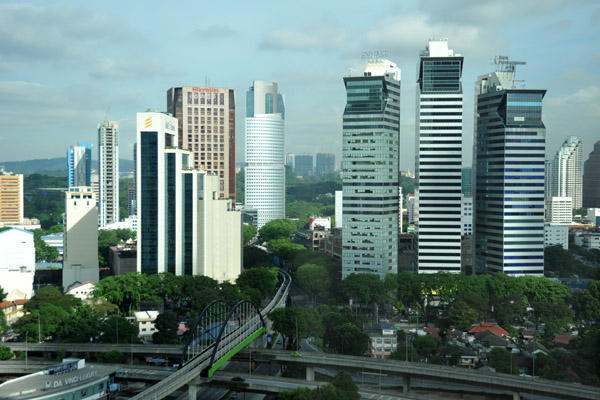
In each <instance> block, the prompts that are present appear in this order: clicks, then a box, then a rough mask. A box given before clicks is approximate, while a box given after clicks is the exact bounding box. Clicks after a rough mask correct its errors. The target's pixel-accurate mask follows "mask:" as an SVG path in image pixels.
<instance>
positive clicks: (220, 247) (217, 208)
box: [136, 112, 242, 281]
mask: <svg viewBox="0 0 600 400" xmlns="http://www.w3.org/2000/svg"><path fill="white" fill-rule="evenodd" d="M177 123H178V121H177V119H176V118H174V117H171V116H169V115H167V114H163V113H159V112H144V113H138V114H137V145H138V151H137V168H136V171H137V182H139V185H138V186H137V205H138V221H137V223H138V234H137V238H138V245H137V246H138V257H137V271H138V272H141V273H145V274H156V273H161V272H170V273H172V274H174V275H206V276H209V277H211V278H213V279H217V280H219V281H224V280H229V281H231V280H234V279H235V278H237V276H238V275H239V274H240V272H241V249H242V216H241V213H240V212H236V211H233V208H234V207H233V204H232V200H231V199H223V198H221V184H220V181H221V179H220V175H219V173H218V172H207V171H205V170H204V169H196V168H194V167H193V166H192V165H193V164H192V162H193V159H192V157H193V153H192V152H188V151H186V150H181V149H179V148H177V130H178V129H177Z"/></svg>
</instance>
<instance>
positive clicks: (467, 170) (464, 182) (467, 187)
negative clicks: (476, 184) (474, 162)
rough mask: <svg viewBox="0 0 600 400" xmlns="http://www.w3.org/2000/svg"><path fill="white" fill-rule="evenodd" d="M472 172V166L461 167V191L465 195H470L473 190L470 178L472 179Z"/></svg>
mask: <svg viewBox="0 0 600 400" xmlns="http://www.w3.org/2000/svg"><path fill="white" fill-rule="evenodd" d="M472 174H473V168H471V167H464V168H463V169H462V173H461V193H462V194H463V196H465V197H472V196H473V191H472V190H471V187H472V180H473V176H472Z"/></svg>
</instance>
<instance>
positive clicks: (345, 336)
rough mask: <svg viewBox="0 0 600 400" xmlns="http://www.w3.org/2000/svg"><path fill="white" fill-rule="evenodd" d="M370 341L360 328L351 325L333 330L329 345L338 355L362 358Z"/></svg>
mask: <svg viewBox="0 0 600 400" xmlns="http://www.w3.org/2000/svg"><path fill="white" fill-rule="evenodd" d="M370 342H371V339H370V338H369V334H367V333H366V332H364V331H363V330H362V328H359V327H357V326H356V325H354V324H352V323H345V324H342V325H338V326H336V327H335V328H334V330H333V340H332V341H330V345H331V346H332V347H333V348H334V349H335V350H336V351H337V352H338V353H339V354H350V355H353V356H362V355H364V354H365V353H366V352H367V350H368V349H369V344H370Z"/></svg>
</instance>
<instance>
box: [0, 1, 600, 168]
mask: <svg viewBox="0 0 600 400" xmlns="http://www.w3.org/2000/svg"><path fill="white" fill-rule="evenodd" d="M599 21H600V2H598V1H596V0H589V1H586V0H542V1H533V0H527V1H522V0H503V1H499V0H494V1H488V0H478V1H472V0H455V1H450V0H423V1H410V0H406V1H386V0H379V1H373V2H364V1H361V2H359V1H352V0H351V1H348V0H346V1H328V0H325V1H323V0H321V1H312V0H303V1H299V2H288V1H281V0H278V1H254V2H247V1H244V2H242V1H233V2H231V1H230V2H218V1H213V2H207V1H202V2H200V1H179V2H164V1H143V2H142V1H126V2H124V1H107V0H105V1H100V2H76V1H65V2H54V1H34V2H29V3H28V2H25V1H19V2H14V3H11V2H8V1H2V2H0V126H1V128H0V162H2V161H18V160H26V159H32V158H52V157H61V156H64V155H65V151H66V148H67V147H68V146H69V145H71V144H75V143H76V142H77V141H78V140H91V141H94V142H96V141H97V137H96V135H97V130H96V127H97V124H98V123H101V122H102V121H103V120H104V118H105V114H106V110H107V108H108V107H110V118H111V120H117V121H119V123H120V127H121V157H122V158H132V146H133V142H134V141H135V113H136V112H139V111H144V110H146V109H148V108H152V109H158V110H165V109H166V91H167V89H168V88H169V87H171V86H181V85H194V86H204V85H205V82H207V81H208V82H209V83H210V85H212V86H219V87H231V88H235V89H236V93H237V99H236V102H237V110H238V120H237V152H238V159H237V161H238V162H241V161H243V148H244V136H243V134H244V132H243V130H244V128H243V127H244V125H243V116H244V114H245V93H246V90H247V89H248V87H249V86H251V84H252V81H253V80H269V81H275V82H278V83H279V87H280V91H281V92H283V93H285V95H286V106H287V108H286V119H287V120H286V151H287V152H292V153H296V154H302V153H309V154H312V153H316V152H334V153H335V154H336V158H337V160H338V161H339V159H340V157H341V135H342V132H341V125H342V124H341V122H342V112H343V109H344V105H345V91H344V85H343V81H342V77H343V76H344V75H346V74H348V73H349V71H350V69H351V68H352V69H354V70H357V71H360V70H361V69H362V68H364V61H363V60H361V52H362V51H367V50H388V51H389V55H390V56H389V58H390V59H391V60H392V61H394V62H396V63H397V64H398V67H400V68H401V69H402V104H401V105H402V111H401V119H402V128H401V145H402V151H401V157H402V158H401V167H402V168H403V169H407V168H410V169H412V168H413V165H414V116H415V75H416V66H417V61H418V55H419V51H420V50H421V49H424V48H425V45H426V44H427V41H428V38H430V37H436V38H447V39H448V42H449V46H450V48H452V49H454V51H455V52H457V53H460V54H462V55H463V56H465V66H464V71H463V86H464V93H465V118H464V136H465V140H464V149H465V162H470V158H471V146H472V142H473V140H472V137H473V111H472V110H473V83H474V82H475V80H476V78H477V76H478V75H482V74H485V73H488V72H492V71H493V70H494V68H493V66H492V65H491V64H490V60H491V58H492V57H493V56H494V55H507V56H509V57H510V58H511V59H514V60H523V61H526V62H527V65H525V66H519V67H517V68H518V69H517V78H518V79H520V80H523V84H524V85H525V87H527V88H543V89H547V90H548V93H547V94H546V97H545V100H544V121H545V123H546V127H547V136H548V147H547V153H548V154H553V153H555V152H556V150H557V149H558V147H559V146H560V144H561V143H562V141H564V139H565V137H566V136H568V135H577V136H579V137H581V138H583V139H584V143H585V149H584V150H585V153H584V159H587V155H588V153H589V152H590V151H591V150H592V147H593V143H594V142H595V141H597V140H600V128H599V127H600V45H599V44H598V43H599V38H600V28H599V26H600V23H599ZM94 158H97V156H96V155H94Z"/></svg>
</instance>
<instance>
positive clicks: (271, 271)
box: [236, 267, 278, 304]
mask: <svg viewBox="0 0 600 400" xmlns="http://www.w3.org/2000/svg"><path fill="white" fill-rule="evenodd" d="M277 282H278V277H277V268H263V267H258V268H252V269H247V270H245V271H243V272H242V273H241V274H240V276H239V277H238V278H237V280H236V283H237V285H238V287H239V288H240V290H241V291H242V293H245V292H246V291H247V289H249V288H250V289H256V290H258V292H259V293H260V298H259V299H257V298H252V302H253V303H255V304H259V303H260V302H261V301H262V300H263V299H264V298H266V297H267V295H268V294H269V293H272V292H274V291H275V288H276V287H277ZM252 293H255V292H254V291H252Z"/></svg>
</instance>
